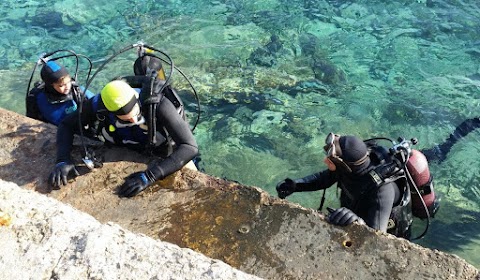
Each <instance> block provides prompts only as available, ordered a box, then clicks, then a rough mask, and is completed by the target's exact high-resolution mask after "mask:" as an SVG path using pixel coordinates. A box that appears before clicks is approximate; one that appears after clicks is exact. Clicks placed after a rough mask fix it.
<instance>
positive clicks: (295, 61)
mask: <svg viewBox="0 0 480 280" xmlns="http://www.w3.org/2000/svg"><path fill="white" fill-rule="evenodd" d="M468 2H471V3H468ZM0 6H1V9H0V15H1V18H2V20H1V21H0V81H1V83H0V90H1V92H2V98H1V99H0V106H1V107H3V108H6V109H9V110H12V111H16V112H19V113H22V114H23V113H24V112H25V109H24V96H25V92H26V89H27V83H28V79H29V77H30V75H31V72H32V69H33V67H34V64H35V62H36V61H37V60H38V57H39V55H40V54H41V53H44V52H49V51H54V50H57V49H72V50H74V51H76V52H77V53H82V54H85V55H87V56H89V57H90V58H91V59H92V61H93V62H94V68H95V67H98V66H99V65H100V64H101V63H102V62H104V61H105V59H107V58H108V57H110V56H111V55H112V54H113V53H115V52H116V51H119V50H120V49H122V48H124V47H125V46H127V45H129V44H133V43H136V42H138V41H143V42H145V43H147V44H148V45H152V46H154V47H156V48H159V49H161V50H164V51H165V52H167V53H168V54H169V55H170V56H171V57H172V58H173V60H174V62H175V65H176V66H178V67H179V68H180V69H181V70H182V71H183V72H185V73H186V74H187V75H188V77H189V78H190V79H191V81H192V83H193V84H194V85H195V87H196V89H197V91H198V94H199V96H200V99H201V103H202V107H201V110H202V115H201V120H200V123H199V125H198V127H197V129H196V130H195V136H196V138H197V141H198V143H199V145H200V150H201V162H200V167H201V168H202V169H203V171H204V172H206V173H208V174H211V175H215V176H219V177H224V178H228V179H231V180H235V181H239V182H241V183H243V184H247V185H255V186H259V187H261V188H263V189H265V190H266V191H268V192H269V193H270V194H272V195H276V193H275V185H276V184H277V182H278V181H280V180H282V179H284V178H285V177H291V178H298V177H303V176H306V175H308V174H311V173H313V172H316V171H318V170H320V169H324V168H325V165H324V164H323V161H322V160H323V153H322V149H321V147H322V146H323V144H322V143H323V141H324V138H325V136H326V135H327V134H328V133H329V132H331V131H333V132H336V133H339V134H355V135H359V136H361V137H363V138H370V137H373V136H385V137H390V138H394V139H396V138H397V137H400V136H401V137H405V138H412V137H416V138H417V139H418V140H419V144H418V145H417V148H418V149H422V148H428V147H432V146H433V145H435V144H439V143H441V142H442V141H443V140H444V139H445V138H447V137H448V134H449V133H450V132H452V131H453V129H454V128H455V126H456V125H458V124H459V123H461V122H462V121H463V120H464V119H467V118H473V117H477V116H478V111H479V105H480V99H479V93H480V34H479V31H478V30H480V16H479V15H480V4H477V2H476V1H453V0H446V1H430V0H428V1H427V0H424V1H422V0H417V1H395V3H390V1H297V0H291V1H285V0H265V1H237V0H219V1H204V0H197V1H191V2H188V3H183V2H182V1H178V0H177V1H175V0H171V1H154V0H150V1H140V0H130V1H124V2H123V3H121V4H118V3H117V2H115V3H114V2H112V1H105V0H95V1H93V0H85V1H81V3H80V2H79V1H71V0H63V1H62V0H59V1H56V2H55V4H54V5H51V4H48V3H47V1H45V0H43V1H29V0H25V1H18V0H15V1H13V0H7V1H2V3H1V4H0ZM135 55H136V54H135V51H134V50H131V51H129V52H126V53H124V54H122V55H120V56H118V57H117V58H116V59H115V60H113V61H112V62H111V63H109V64H107V66H106V68H105V69H104V70H103V71H101V72H100V73H99V75H98V76H97V77H96V78H95V79H94V81H93V82H92V84H91V85H90V87H89V89H90V90H92V91H94V92H98V91H99V90H100V89H101V87H102V84H103V83H104V82H105V81H107V80H108V79H110V78H113V77H115V76H117V75H121V74H124V75H127V74H130V73H131V69H132V68H131V67H132V64H133V60H134V58H135ZM65 63H67V64H68V63H69V62H68V61H67V62H65ZM82 69H84V68H82ZM35 78H36V80H38V79H39V75H38V71H37V73H36V76H35ZM85 79H86V74H85V71H83V72H80V73H79V76H78V81H79V83H80V84H82V83H84V81H85ZM173 79H174V83H175V85H176V87H177V88H178V89H179V90H181V92H182V96H183V97H184V98H185V101H186V104H187V106H188V108H189V116H190V119H191V120H193V119H195V117H196V115H195V106H194V104H195V102H194V99H193V98H192V96H191V94H190V92H189V88H188V86H187V84H186V82H185V81H184V80H182V79H181V76H180V75H179V74H178V73H176V74H175V75H174V78H173ZM479 142H480V132H479V131H474V132H472V133H470V134H469V135H468V136H466V137H465V138H464V139H462V140H461V141H459V142H458V143H457V144H456V145H455V146H454V147H453V149H452V151H451V152H450V153H449V154H448V157H447V159H446V160H445V161H444V162H442V163H441V164H438V163H431V165H430V169H431V172H432V173H433V175H434V176H435V182H436V191H437V193H439V194H440V195H441V196H442V203H441V208H440V211H439V212H438V214H437V216H436V217H435V219H434V220H433V222H432V224H431V226H430V230H429V232H428V234H427V236H426V237H425V238H423V239H422V240H420V241H418V242H417V243H419V244H421V245H423V246H426V247H429V248H435V249H439V250H441V251H445V252H449V253H454V254H457V255H459V256H461V257H462V258H465V259H466V260H467V261H469V262H470V263H472V264H473V265H475V266H476V267H477V268H480V255H479V254H476V253H475V252H478V250H479V249H480V236H479V233H480V222H479V220H480V213H479V205H480V165H479V163H478V158H479V155H480V148H478V147H479V146H480V145H479ZM320 196H321V193H319V192H318V193H302V194H294V195H292V196H290V197H289V198H288V199H289V200H290V201H293V202H296V203H299V204H301V205H303V206H305V207H312V208H317V207H318V204H319V200H320ZM327 196H328V198H327V205H330V206H336V204H337V202H336V191H335V190H334V188H331V190H329V191H327ZM415 223H416V230H417V231H418V233H420V232H421V231H422V229H423V224H422V221H420V220H418V221H415Z"/></svg>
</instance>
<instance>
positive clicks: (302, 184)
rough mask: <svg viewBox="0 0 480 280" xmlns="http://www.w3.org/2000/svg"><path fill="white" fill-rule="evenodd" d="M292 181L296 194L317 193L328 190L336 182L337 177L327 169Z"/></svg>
mask: <svg viewBox="0 0 480 280" xmlns="http://www.w3.org/2000/svg"><path fill="white" fill-rule="evenodd" d="M294 181H295V185H296V186H295V191H296V192H309V191H318V190H323V189H326V188H329V187H330V186H332V185H333V184H335V183H336V182H337V176H336V173H335V172H332V171H330V170H328V169H327V170H324V171H320V172H318V173H315V174H312V175H309V176H306V177H303V178H300V179H296V180H294Z"/></svg>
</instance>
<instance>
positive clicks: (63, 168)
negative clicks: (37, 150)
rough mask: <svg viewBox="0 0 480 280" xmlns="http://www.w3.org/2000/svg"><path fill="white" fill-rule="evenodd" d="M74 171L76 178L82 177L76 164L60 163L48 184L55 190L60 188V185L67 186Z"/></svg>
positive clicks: (49, 178)
mask: <svg viewBox="0 0 480 280" xmlns="http://www.w3.org/2000/svg"><path fill="white" fill-rule="evenodd" d="M72 171H73V174H74V175H75V176H79V175H80V173H78V171H77V169H76V168H75V164H73V163H72V162H70V161H62V162H59V163H57V164H56V165H55V168H54V169H53V171H52V173H50V176H49V177H48V183H49V184H50V186H52V187H54V188H60V184H63V185H64V186H66V185H67V183H68V180H67V177H68V175H70V173H71V172H72Z"/></svg>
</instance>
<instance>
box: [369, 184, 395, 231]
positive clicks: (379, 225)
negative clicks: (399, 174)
mask: <svg viewBox="0 0 480 280" xmlns="http://www.w3.org/2000/svg"><path fill="white" fill-rule="evenodd" d="M399 197H400V191H399V189H398V186H397V184H396V183H395V182H390V183H387V184H385V185H383V186H381V187H380V188H378V191H377V192H376V194H375V195H373V197H372V198H371V199H372V201H371V203H370V206H369V209H368V211H367V217H366V219H364V220H365V223H367V225H368V226H370V227H371V228H373V229H376V230H381V231H383V232H387V226H388V219H389V218H390V213H391V212H392V208H393V205H394V203H395V200H396V199H398V198H399Z"/></svg>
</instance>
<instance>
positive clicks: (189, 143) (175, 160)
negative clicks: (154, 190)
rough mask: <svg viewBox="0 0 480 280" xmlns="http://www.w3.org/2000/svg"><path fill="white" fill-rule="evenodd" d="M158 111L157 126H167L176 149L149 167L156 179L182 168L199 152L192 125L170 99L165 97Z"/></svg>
mask: <svg viewBox="0 0 480 280" xmlns="http://www.w3.org/2000/svg"><path fill="white" fill-rule="evenodd" d="M156 113H157V127H158V128H160V127H162V126H163V127H165V129H166V130H167V132H168V134H169V135H170V136H171V137H172V139H173V141H174V142H175V148H174V151H173V152H172V153H171V154H170V155H169V156H168V157H167V158H165V159H163V160H157V161H156V162H155V163H154V164H153V165H151V166H149V168H148V171H150V172H151V173H153V175H154V177H155V179H156V180H160V179H163V178H165V177H166V176H168V175H170V174H172V173H173V172H175V171H177V170H180V169H181V168H182V167H183V166H184V165H185V164H187V163H188V162H189V161H190V160H192V159H193V158H194V157H195V156H196V155H197V153H198V146H197V142H196V141H195V138H194V137H193V134H192V131H191V130H190V126H189V125H188V123H187V122H186V121H184V120H183V119H182V117H181V116H180V115H179V114H178V112H177V110H176V108H175V106H173V104H172V103H171V102H170V101H169V100H168V99H164V100H163V101H162V102H160V103H159V104H158V106H157V110H156Z"/></svg>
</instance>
